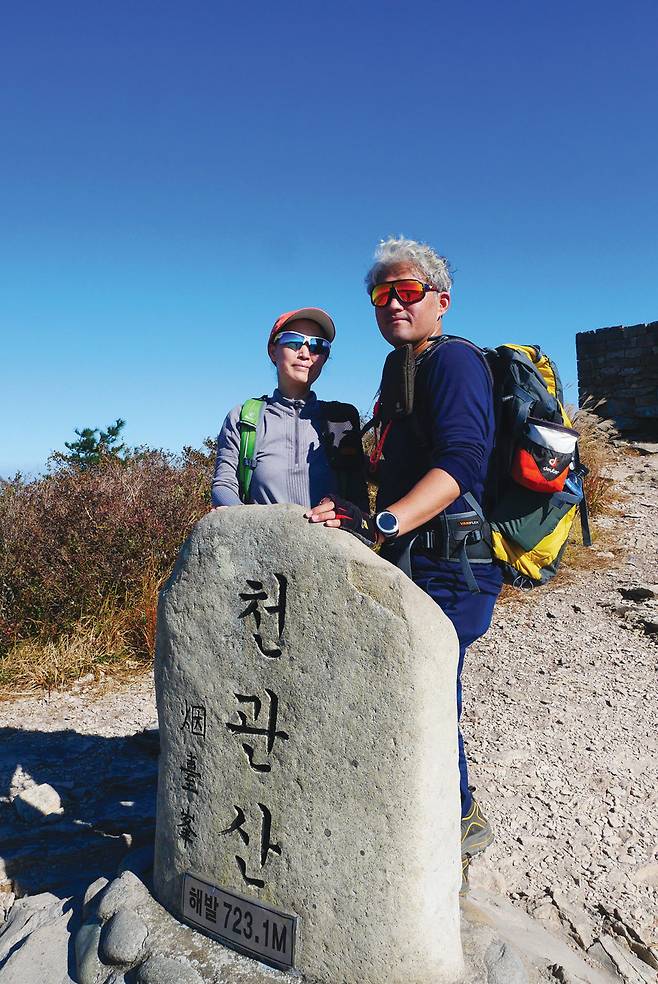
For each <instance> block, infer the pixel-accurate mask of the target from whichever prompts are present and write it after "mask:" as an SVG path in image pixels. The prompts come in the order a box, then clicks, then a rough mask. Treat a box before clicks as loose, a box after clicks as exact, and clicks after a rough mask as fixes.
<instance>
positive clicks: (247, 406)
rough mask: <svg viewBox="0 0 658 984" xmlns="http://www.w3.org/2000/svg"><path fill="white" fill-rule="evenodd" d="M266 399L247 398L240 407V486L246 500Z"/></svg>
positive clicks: (242, 497)
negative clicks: (259, 425) (257, 432)
mask: <svg viewBox="0 0 658 984" xmlns="http://www.w3.org/2000/svg"><path fill="white" fill-rule="evenodd" d="M265 399H266V397H264V396H262V397H261V398H260V400H256V399H251V400H246V401H245V402H244V403H243V404H242V407H241V409H240V419H239V421H238V430H239V431H240V458H239V460H238V486H239V488H240V499H241V500H242V502H246V501H247V499H248V497H249V488H250V486H251V477H252V475H253V474H254V468H255V467H256V431H257V429H258V424H259V423H260V418H261V417H262V415H263V410H264V409H265Z"/></svg>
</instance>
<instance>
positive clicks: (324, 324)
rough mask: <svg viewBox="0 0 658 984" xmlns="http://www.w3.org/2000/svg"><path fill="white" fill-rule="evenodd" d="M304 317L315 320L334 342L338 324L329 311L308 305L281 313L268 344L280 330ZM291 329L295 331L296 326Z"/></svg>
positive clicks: (327, 337)
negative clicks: (297, 309)
mask: <svg viewBox="0 0 658 984" xmlns="http://www.w3.org/2000/svg"><path fill="white" fill-rule="evenodd" d="M302 318H307V319H308V320H309V321H315V323H316V324H317V325H318V327H319V328H320V329H321V331H322V334H323V335H324V337H325V338H326V339H327V341H329V342H333V340H334V338H335V337H336V326H335V324H334V323H333V321H332V320H331V318H330V317H329V315H328V314H327V312H326V311H323V310H322V309H321V308H312V307H308V308H300V309H299V311H286V313H285V314H281V315H280V316H279V317H278V318H277V319H276V321H275V322H274V326H273V327H272V331H271V332H270V337H269V338H268V340H267V344H268V346H269V344H270V342H273V341H274V338H275V337H276V335H278V334H279V332H280V331H283V329H284V328H286V327H287V326H288V325H289V324H290V322H291V321H300V320H301V319H302ZM291 330H292V331H294V328H291Z"/></svg>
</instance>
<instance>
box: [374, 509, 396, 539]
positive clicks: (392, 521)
mask: <svg viewBox="0 0 658 984" xmlns="http://www.w3.org/2000/svg"><path fill="white" fill-rule="evenodd" d="M377 528H378V529H380V530H381V532H382V533H383V534H384V536H392V535H393V534H394V533H397V531H398V521H397V518H396V517H395V516H394V515H393V513H390V512H381V513H380V514H379V515H378V516H377Z"/></svg>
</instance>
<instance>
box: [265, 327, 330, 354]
mask: <svg viewBox="0 0 658 984" xmlns="http://www.w3.org/2000/svg"><path fill="white" fill-rule="evenodd" d="M274 341H275V343H276V344H277V345H285V347H286V348H291V349H293V351H295V352H299V350H300V348H301V347H302V345H308V350H309V352H310V353H311V355H329V350H330V349H331V342H330V341H329V339H328V338H319V337H318V336H317V335H302V334H301V332H298V331H282V332H281V333H280V334H279V335H277V336H276V338H275V339H274Z"/></svg>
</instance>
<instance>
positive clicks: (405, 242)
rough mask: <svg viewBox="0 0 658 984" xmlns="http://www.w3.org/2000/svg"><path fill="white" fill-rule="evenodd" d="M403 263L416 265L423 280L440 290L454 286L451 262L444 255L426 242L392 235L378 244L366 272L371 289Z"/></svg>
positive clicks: (367, 282)
mask: <svg viewBox="0 0 658 984" xmlns="http://www.w3.org/2000/svg"><path fill="white" fill-rule="evenodd" d="M401 263H405V264H407V265H408V266H410V267H413V269H414V270H415V271H416V273H417V274H418V275H419V277H420V278H421V279H422V280H423V281H425V282H426V283H428V284H431V285H432V287H436V288H437V290H450V288H451V287H452V273H451V270H450V264H449V262H448V260H447V259H446V257H445V256H439V254H438V253H436V252H435V251H434V250H433V249H432V247H431V246H428V245H427V243H419V242H416V240H415V239H407V238H406V237H405V236H389V237H388V239H382V240H381V241H380V243H379V244H378V246H377V249H376V250H375V257H374V263H373V264H372V266H371V267H370V269H369V270H368V272H367V274H366V278H365V280H366V290H367V291H368V293H370V291H371V290H372V288H373V287H374V286H375V284H378V283H380V282H381V279H382V277H383V276H385V275H386V273H387V272H388V270H390V269H391V267H394V266H399V265H400V264H401Z"/></svg>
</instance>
